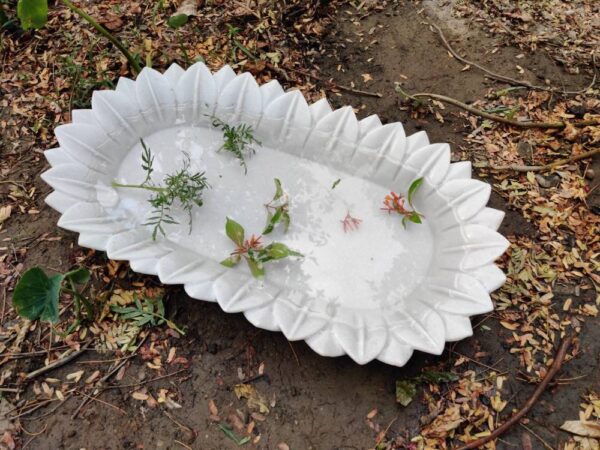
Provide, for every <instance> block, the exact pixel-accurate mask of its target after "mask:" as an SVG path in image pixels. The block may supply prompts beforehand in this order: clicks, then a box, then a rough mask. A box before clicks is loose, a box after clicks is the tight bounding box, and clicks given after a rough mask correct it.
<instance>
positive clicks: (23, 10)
mask: <svg viewBox="0 0 600 450" xmlns="http://www.w3.org/2000/svg"><path fill="white" fill-rule="evenodd" d="M17 16H18V17H19V20H20V21H21V27H22V28H23V29H24V30H29V29H30V28H34V29H36V30H37V29H38V28H42V27H43V26H44V25H46V22H48V0H19V2H18V3H17Z"/></svg>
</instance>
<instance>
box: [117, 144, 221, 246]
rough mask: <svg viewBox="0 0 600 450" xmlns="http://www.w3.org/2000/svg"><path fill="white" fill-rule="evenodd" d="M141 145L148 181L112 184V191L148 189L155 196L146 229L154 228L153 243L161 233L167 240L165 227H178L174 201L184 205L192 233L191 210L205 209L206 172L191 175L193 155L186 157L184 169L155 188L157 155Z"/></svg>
mask: <svg viewBox="0 0 600 450" xmlns="http://www.w3.org/2000/svg"><path fill="white" fill-rule="evenodd" d="M140 142H141V144H142V148H143V151H142V169H143V170H144V172H146V178H145V179H144V181H143V182H142V183H140V184H121V183H117V182H113V183H112V186H113V187H120V188H133V189H145V190H147V191H150V192H152V193H153V195H152V197H150V198H149V199H148V203H150V205H151V206H152V208H153V210H152V214H151V216H150V218H149V219H148V221H147V222H145V223H144V225H148V226H152V227H153V229H152V239H153V240H156V237H157V235H158V233H160V234H162V235H163V236H165V230H164V227H163V225H164V224H176V223H179V222H177V221H176V220H175V219H174V218H173V216H172V215H171V208H172V207H173V204H174V203H175V201H178V202H179V203H180V204H181V207H182V208H183V210H184V211H186V212H187V213H188V225H189V232H190V233H191V231H192V209H193V208H194V206H198V207H200V206H202V204H203V200H202V194H203V193H204V190H205V189H206V188H209V187H210V185H209V184H208V181H207V180H206V177H205V176H204V172H196V173H191V172H190V164H191V160H190V155H188V154H187V153H184V163H183V167H182V168H181V169H179V170H178V171H176V172H174V173H171V174H168V175H167V176H166V177H165V179H164V186H159V185H156V184H154V183H153V182H152V180H151V178H152V173H153V172H154V168H153V163H154V155H153V154H152V152H151V151H150V149H149V148H148V147H147V146H146V143H145V142H144V140H143V139H140Z"/></svg>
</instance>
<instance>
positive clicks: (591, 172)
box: [585, 169, 596, 180]
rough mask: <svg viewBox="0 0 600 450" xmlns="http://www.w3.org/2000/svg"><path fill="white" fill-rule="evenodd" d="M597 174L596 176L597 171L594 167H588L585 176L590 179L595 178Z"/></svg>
mask: <svg viewBox="0 0 600 450" xmlns="http://www.w3.org/2000/svg"><path fill="white" fill-rule="evenodd" d="M595 176H596V172H595V171H594V169H588V170H587V171H586V172H585V177H586V178H587V179H588V180H593V179H594V177H595Z"/></svg>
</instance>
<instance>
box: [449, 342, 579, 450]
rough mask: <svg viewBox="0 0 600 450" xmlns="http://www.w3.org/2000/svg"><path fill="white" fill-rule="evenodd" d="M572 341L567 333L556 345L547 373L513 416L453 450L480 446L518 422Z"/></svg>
mask: <svg viewBox="0 0 600 450" xmlns="http://www.w3.org/2000/svg"><path fill="white" fill-rule="evenodd" d="M572 342H573V335H569V336H567V337H566V338H565V339H563V341H562V342H561V344H560V346H559V347H558V351H557V352H556V355H555V356H554V362H553V363H552V365H551V366H550V369H549V370H548V373H546V376H545V377H544V379H543V380H542V381H541V383H540V384H539V385H538V386H537V388H535V391H533V394H531V397H529V399H528V400H527V402H526V403H525V404H524V405H523V407H522V408H521V409H520V410H519V411H517V412H516V413H515V414H513V416H512V417H511V418H510V419H508V420H507V421H506V422H504V423H503V424H502V425H501V426H500V427H498V428H496V429H495V430H494V431H492V433H491V434H489V435H487V436H484V437H482V438H479V439H476V440H474V441H472V442H469V443H468V444H466V445H463V446H462V447H459V448H457V449H455V450H468V449H474V448H481V447H483V446H484V445H485V444H487V443H488V442H490V441H493V440H494V439H497V438H498V437H500V436H502V435H503V434H504V433H505V432H506V431H507V430H508V429H509V428H510V427H512V426H513V425H515V424H516V423H519V421H520V420H521V418H522V417H523V416H524V415H525V414H527V413H528V412H529V410H530V409H531V408H532V407H533V405H535V403H536V402H537V400H538V398H539V397H540V395H542V393H543V392H544V391H545V390H546V387H547V386H548V384H549V383H550V381H552V378H554V376H555V375H556V373H557V372H558V371H559V370H560V368H561V366H562V363H563V361H564V360H565V357H566V356H567V350H569V347H570V346H571V343H572Z"/></svg>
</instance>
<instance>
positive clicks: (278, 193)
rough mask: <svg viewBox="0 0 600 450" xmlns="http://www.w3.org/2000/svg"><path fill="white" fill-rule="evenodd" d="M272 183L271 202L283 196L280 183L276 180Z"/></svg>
mask: <svg viewBox="0 0 600 450" xmlns="http://www.w3.org/2000/svg"><path fill="white" fill-rule="evenodd" d="M273 181H274V182H275V197H273V200H277V199H278V198H280V197H281V196H282V195H283V188H282V187H281V181H280V180H279V179H278V178H274V179H273Z"/></svg>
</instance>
